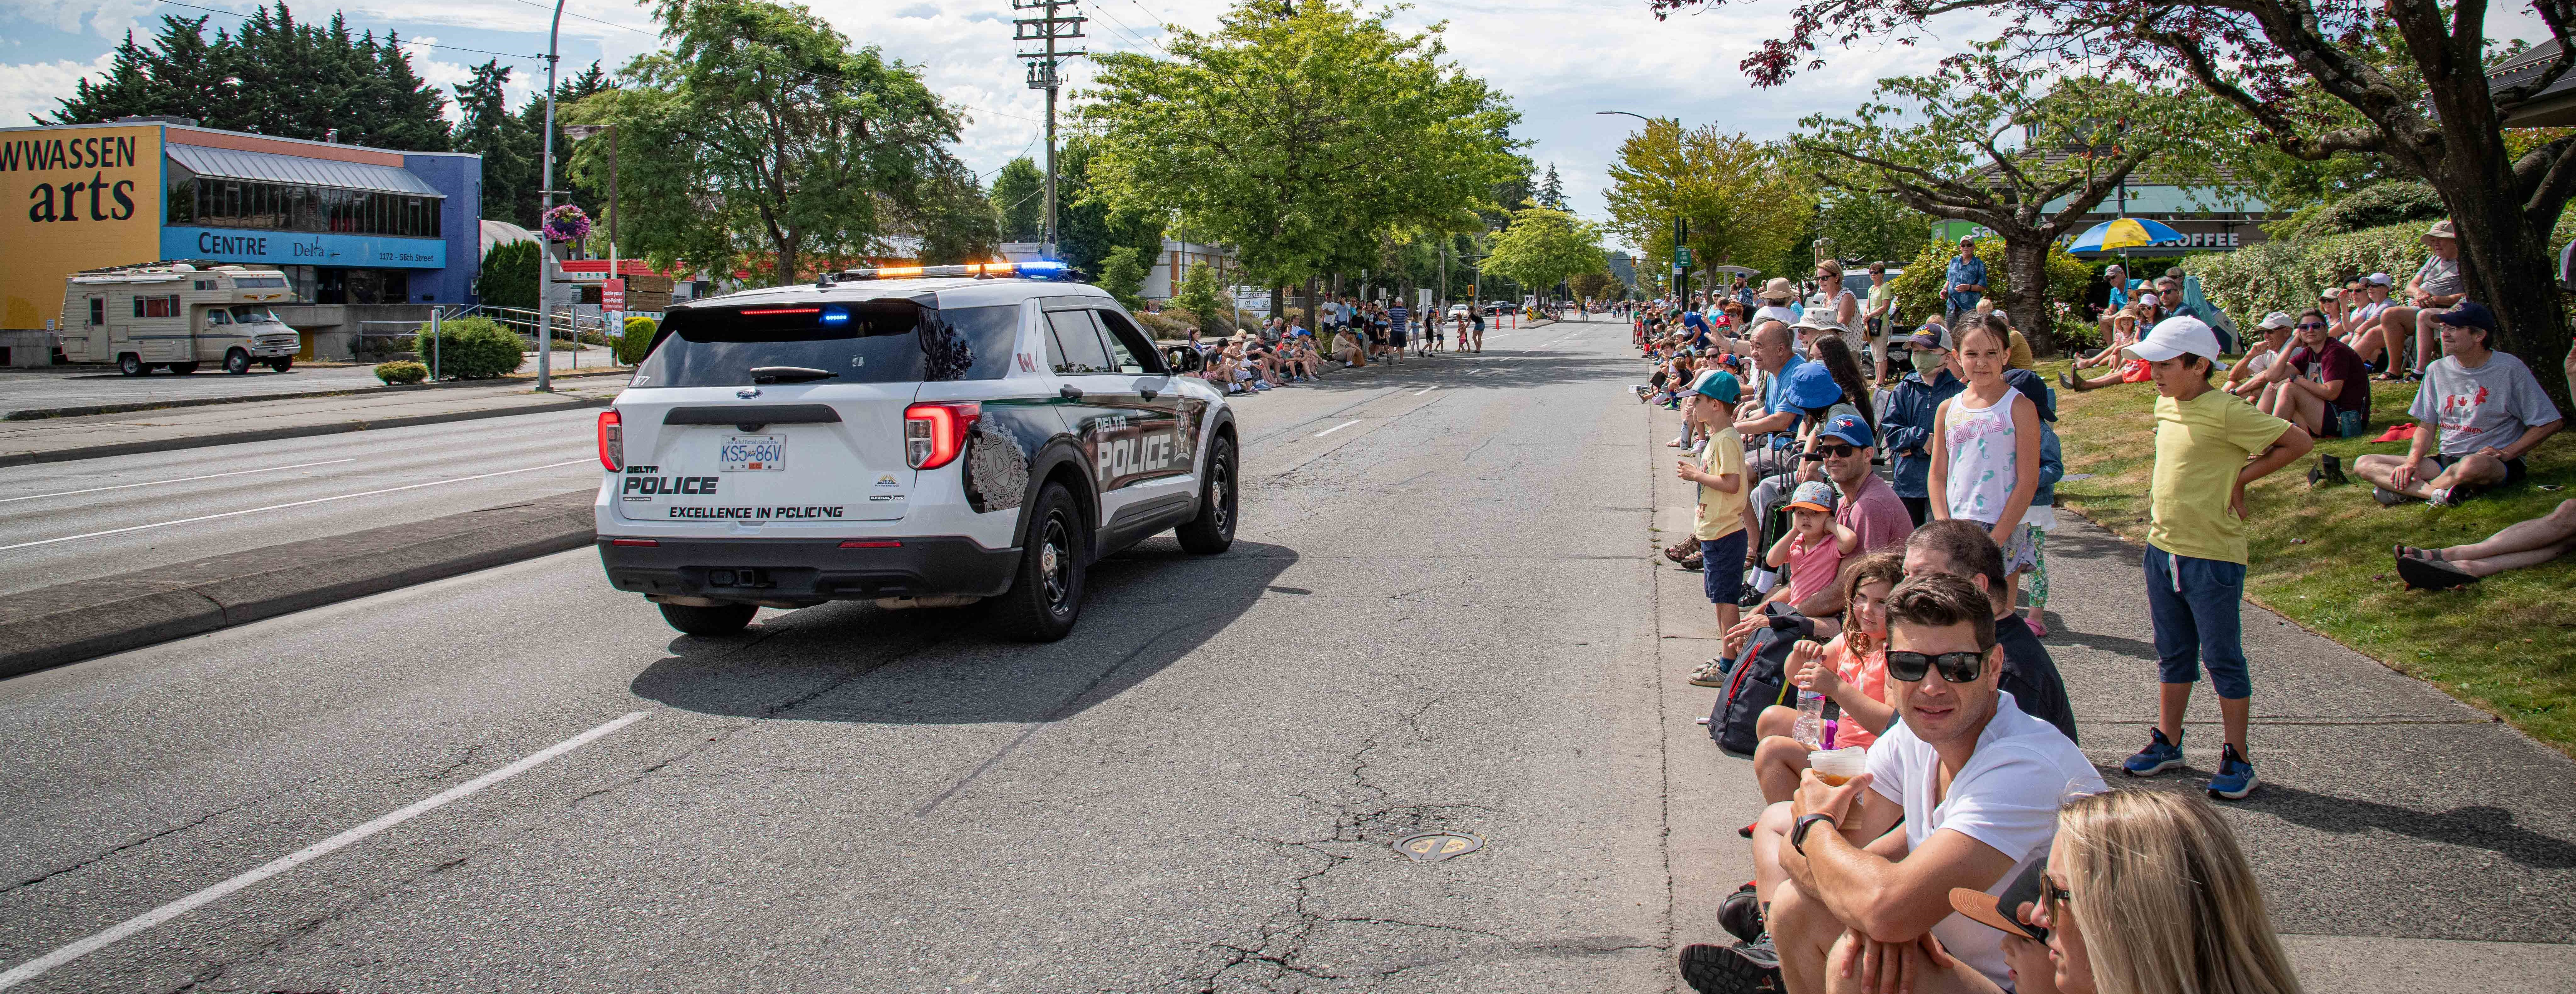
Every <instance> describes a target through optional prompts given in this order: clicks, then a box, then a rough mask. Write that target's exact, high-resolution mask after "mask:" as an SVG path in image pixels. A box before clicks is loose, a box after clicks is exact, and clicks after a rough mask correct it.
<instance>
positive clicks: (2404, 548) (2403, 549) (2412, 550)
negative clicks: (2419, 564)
mask: <svg viewBox="0 0 2576 994" xmlns="http://www.w3.org/2000/svg"><path fill="white" fill-rule="evenodd" d="M2396 552H2397V558H2399V559H2423V560H2428V561H2431V562H2437V563H2438V562H2442V561H2443V559H2442V557H2440V556H2436V555H2434V554H2433V550H2431V549H2418V548H2416V547H2414V546H2411V545H2401V546H2398V547H2397V549H2396Z"/></svg>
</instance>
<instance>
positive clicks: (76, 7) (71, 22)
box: [0, 0, 155, 38]
mask: <svg viewBox="0 0 2576 994" xmlns="http://www.w3.org/2000/svg"><path fill="white" fill-rule="evenodd" d="M154 6H155V4H153V3H152V0H0V17H19V18H25V19H26V20H29V21H34V22H36V23H38V24H43V25H46V26H48V27H52V28H54V29H55V30H58V31H62V32H64V33H67V34H79V33H80V32H81V30H82V27H83V25H84V24H86V25H87V27H88V29H89V30H91V31H93V32H96V33H97V34H98V36H99V37H101V38H123V37H124V36H125V32H126V30H127V29H129V28H133V27H134V26H136V25H137V24H139V23H141V22H142V20H143V15H144V14H145V13H146V12H148V11H150V10H151V9H152V8H153V7H154ZM137 33H138V34H140V33H143V32H137Z"/></svg>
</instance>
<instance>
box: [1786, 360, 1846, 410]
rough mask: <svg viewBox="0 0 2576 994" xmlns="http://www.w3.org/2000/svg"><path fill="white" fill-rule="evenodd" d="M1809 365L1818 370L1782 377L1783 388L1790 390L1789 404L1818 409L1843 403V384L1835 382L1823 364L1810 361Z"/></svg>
mask: <svg viewBox="0 0 2576 994" xmlns="http://www.w3.org/2000/svg"><path fill="white" fill-rule="evenodd" d="M1807 365H1809V366H1814V367H1815V368H1816V371H1815V372H1814V373H1812V374H1806V375H1794V376H1784V377H1782V379H1781V382H1780V386H1781V388H1782V389H1785V390H1787V391H1789V395H1788V401H1789V405H1790V406H1792V407H1803V408H1806V409H1808V410H1818V409H1822V408H1827V407H1832V406H1834V405H1836V404H1839V403H1842V402H1843V385H1842V384H1840V383H1836V382H1834V378H1833V376H1832V375H1831V374H1828V373H1826V372H1825V367H1824V366H1823V365H1822V364H1818V363H1808V364H1807ZM1801 368H1804V367H1801Z"/></svg>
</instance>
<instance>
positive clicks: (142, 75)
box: [35, 31, 159, 124]
mask: <svg viewBox="0 0 2576 994" xmlns="http://www.w3.org/2000/svg"><path fill="white" fill-rule="evenodd" d="M156 113H159V111H157V110H155V109H154V105H153V95H152V53H150V52H147V51H144V49H143V46H141V45H137V44H135V43H134V32H132V31H127V32H126V33H125V43H124V44H122V45H118V46H116V61H115V62H113V63H110V64H109V66H108V69H107V78H105V79H102V80H99V81H97V82H91V81H89V80H86V79H84V80H81V81H80V82H79V83H78V84H77V85H75V86H74V87H73V89H72V95H71V96H70V97H69V98H66V99H65V100H63V101H62V108H61V109H59V110H56V111H54V119H53V121H51V122H47V121H46V120H45V119H44V118H41V117H38V118H35V122H36V123H37V124H46V123H53V124H85V123H94V122H99V121H113V120H116V119H117V118H120V117H126V116H130V115H134V114H156Z"/></svg>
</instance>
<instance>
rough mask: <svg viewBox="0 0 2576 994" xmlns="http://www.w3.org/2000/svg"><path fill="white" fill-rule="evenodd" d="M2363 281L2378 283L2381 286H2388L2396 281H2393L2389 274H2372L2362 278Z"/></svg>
mask: <svg viewBox="0 0 2576 994" xmlns="http://www.w3.org/2000/svg"><path fill="white" fill-rule="evenodd" d="M2361 281H2362V282H2364V283H2377V284H2379V285H2380V286H2388V285H2389V284H2391V283H2393V282H2395V280H2393V279H2391V278H2390V277H2389V275H2388V274H2387V273H2372V274H2370V275H2368V276H2364V277H2362V278H2361Z"/></svg>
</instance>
